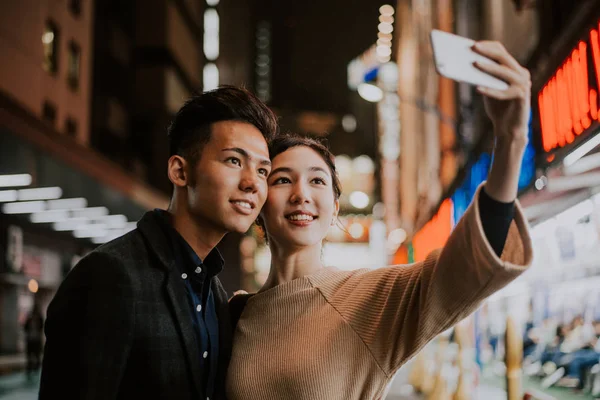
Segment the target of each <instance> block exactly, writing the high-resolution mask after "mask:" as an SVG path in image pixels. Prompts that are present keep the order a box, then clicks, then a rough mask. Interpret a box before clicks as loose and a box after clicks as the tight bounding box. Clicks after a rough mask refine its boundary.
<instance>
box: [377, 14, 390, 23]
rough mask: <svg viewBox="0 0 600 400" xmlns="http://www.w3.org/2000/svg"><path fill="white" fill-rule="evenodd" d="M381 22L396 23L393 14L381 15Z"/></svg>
mask: <svg viewBox="0 0 600 400" xmlns="http://www.w3.org/2000/svg"><path fill="white" fill-rule="evenodd" d="M379 22H385V23H386V24H390V25H391V24H393V23H394V17H392V16H391V15H383V14H382V15H380V16H379Z"/></svg>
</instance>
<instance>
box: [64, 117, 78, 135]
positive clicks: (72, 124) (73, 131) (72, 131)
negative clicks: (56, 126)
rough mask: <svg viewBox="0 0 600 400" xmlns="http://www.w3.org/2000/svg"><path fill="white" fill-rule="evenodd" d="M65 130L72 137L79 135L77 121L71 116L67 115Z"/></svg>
mask: <svg viewBox="0 0 600 400" xmlns="http://www.w3.org/2000/svg"><path fill="white" fill-rule="evenodd" d="M65 130H66V132H67V135H68V136H70V137H76V136H77V121H75V119H73V118H71V117H67V121H66V122H65Z"/></svg>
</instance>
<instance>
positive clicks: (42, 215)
mask: <svg viewBox="0 0 600 400" xmlns="http://www.w3.org/2000/svg"><path fill="white" fill-rule="evenodd" d="M68 218H69V214H68V213H67V211H66V210H46V211H40V212H36V213H33V214H31V216H30V217H29V219H30V220H31V222H33V223H38V224H39V223H48V222H58V221H64V220H66V219H68Z"/></svg>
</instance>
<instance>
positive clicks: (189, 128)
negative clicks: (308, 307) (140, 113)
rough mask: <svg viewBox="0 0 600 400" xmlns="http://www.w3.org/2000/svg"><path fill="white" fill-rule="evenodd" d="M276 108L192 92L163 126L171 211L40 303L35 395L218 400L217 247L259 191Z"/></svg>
mask: <svg viewBox="0 0 600 400" xmlns="http://www.w3.org/2000/svg"><path fill="white" fill-rule="evenodd" d="M278 129H279V128H278V123H277V119H276V117H275V115H274V114H273V112H272V111H271V110H270V109H269V108H268V107H267V106H266V105H265V104H264V103H262V102H261V101H260V100H258V98H256V97H255V96H254V95H252V94H251V93H249V92H248V91H246V90H243V89H239V88H235V87H221V88H219V89H216V90H214V91H210V92H205V93H203V94H200V95H197V96H194V97H192V98H191V99H190V100H188V101H187V102H186V103H185V104H184V105H183V107H182V108H181V109H180V110H179V111H178V112H177V114H176V115H175V117H174V119H173V122H172V124H171V126H170V128H169V143H170V158H169V161H168V165H167V167H168V168H167V173H168V177H169V179H170V181H171V183H172V185H173V193H172V197H171V202H170V205H169V208H168V210H154V211H150V212H148V213H146V214H145V215H144V216H143V217H142V219H141V220H140V221H139V223H138V225H137V229H135V230H133V231H132V232H130V233H128V234H126V235H125V236H122V237H120V238H118V239H115V240H113V241H112V242H109V243H107V244H105V245H103V246H101V247H99V248H97V249H96V250H94V251H92V252H91V253H90V254H88V255H87V256H86V257H84V258H83V259H82V260H81V261H80V262H79V263H78V264H77V265H76V266H75V267H74V268H73V270H72V271H71V272H70V273H69V275H68V276H67V277H66V279H65V281H64V282H63V283H62V285H61V286H60V288H59V290H58V292H57V294H56V296H55V297H54V299H53V300H52V303H51V304H50V306H49V309H48V321H47V324H46V337H47V342H46V349H45V355H44V362H43V369H42V380H41V387H40V399H42V400H46V399H48V400H54V399H144V400H149V399H177V400H191V399H194V400H197V399H208V398H210V399H224V398H225V395H224V387H225V383H224V381H225V374H226V371H227V366H228V362H229V358H230V354H231V336H232V332H231V325H230V317H229V311H228V304H227V301H228V297H227V294H226V292H225V290H224V289H223V287H222V285H221V283H220V281H219V279H218V277H217V275H218V273H219V272H220V271H221V270H222V269H223V259H222V258H221V255H220V254H219V251H218V250H217V249H216V248H215V246H216V245H217V244H218V243H219V241H220V240H221V239H222V238H223V237H224V236H225V234H227V233H228V232H238V233H244V232H246V231H247V230H248V228H249V227H250V226H251V225H252V223H253V222H254V220H255V219H256V217H257V216H258V212H259V210H260V209H261V207H262V206H263V204H264V202H265V198H266V194H267V183H266V179H267V175H268V174H269V170H270V161H269V153H268V147H267V140H268V139H270V138H271V137H272V136H273V135H275V134H276V133H277V131H278Z"/></svg>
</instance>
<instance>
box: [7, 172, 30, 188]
mask: <svg viewBox="0 0 600 400" xmlns="http://www.w3.org/2000/svg"><path fill="white" fill-rule="evenodd" d="M29 185H31V175H29V174H13V175H0V187H19V186H29Z"/></svg>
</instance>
